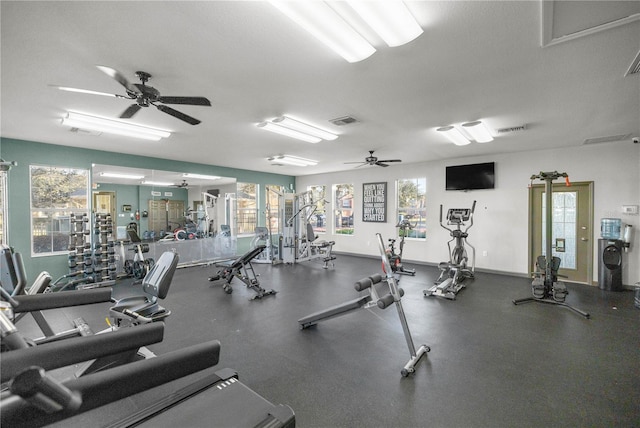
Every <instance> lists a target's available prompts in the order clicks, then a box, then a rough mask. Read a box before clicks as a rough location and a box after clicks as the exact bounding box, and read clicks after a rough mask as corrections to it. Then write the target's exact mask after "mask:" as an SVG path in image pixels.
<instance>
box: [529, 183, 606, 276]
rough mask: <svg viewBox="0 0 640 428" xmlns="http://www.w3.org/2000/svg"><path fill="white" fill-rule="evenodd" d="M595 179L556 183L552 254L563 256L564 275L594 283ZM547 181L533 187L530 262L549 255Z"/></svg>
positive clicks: (561, 258) (533, 269) (531, 193)
mask: <svg viewBox="0 0 640 428" xmlns="http://www.w3.org/2000/svg"><path fill="white" fill-rule="evenodd" d="M592 195H593V183H592V182H581V183H572V184H571V186H566V185H565V184H564V183H558V184H554V185H553V208H552V210H553V211H552V212H553V220H552V229H553V232H552V243H551V244H552V245H551V246H552V253H553V254H552V255H553V256H556V257H559V258H560V260H561V263H560V270H559V271H558V274H559V275H561V279H562V280H565V281H571V282H581V283H588V284H591V279H592V276H593V273H592V272H593V240H594V231H593V203H592V199H593V197H592ZM545 205H546V204H545V189H544V185H534V186H532V187H531V188H530V191H529V206H530V211H529V212H530V220H529V221H530V236H529V242H530V252H529V260H530V261H529V266H530V269H531V272H535V271H536V267H535V262H536V259H537V257H538V256H539V255H545V256H546V254H545V249H546V242H545V240H546V234H545V230H546V229H545V228H546V224H545V223H546V216H545V214H544V213H545V212H546V211H545V210H546V206H545Z"/></svg>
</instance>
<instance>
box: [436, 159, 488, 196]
mask: <svg viewBox="0 0 640 428" xmlns="http://www.w3.org/2000/svg"><path fill="white" fill-rule="evenodd" d="M494 170H495V163H494V162H486V163H475V164H470V165H455V166H448V167H447V168H446V189H447V190H475V189H493V188H494V185H495V171H494Z"/></svg>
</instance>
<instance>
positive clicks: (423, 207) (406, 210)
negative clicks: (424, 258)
mask: <svg viewBox="0 0 640 428" xmlns="http://www.w3.org/2000/svg"><path fill="white" fill-rule="evenodd" d="M402 182H413V183H414V184H415V187H416V190H417V191H416V195H415V196H416V198H415V201H416V203H415V204H414V205H409V206H404V207H403V206H401V201H400V198H401V197H402V194H401V183H402ZM395 184H396V221H397V222H396V224H398V223H400V221H402V219H403V218H404V215H405V214H412V215H415V214H418V215H419V217H418V220H417V221H416V222H415V223H414V224H415V228H414V229H413V230H410V231H409V234H408V235H407V236H405V239H412V240H426V239H427V229H426V224H427V178H426V177H418V178H399V179H397V180H396V183H395ZM421 184H422V186H423V187H422V189H421V188H420V187H421ZM420 190H422V193H420ZM398 233H399V231H398Z"/></svg>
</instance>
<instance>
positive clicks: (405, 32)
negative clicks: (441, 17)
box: [347, 0, 423, 47]
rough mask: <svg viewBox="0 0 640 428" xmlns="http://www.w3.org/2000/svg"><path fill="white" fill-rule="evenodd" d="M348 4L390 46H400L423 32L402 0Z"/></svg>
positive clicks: (350, 2)
mask: <svg viewBox="0 0 640 428" xmlns="http://www.w3.org/2000/svg"><path fill="white" fill-rule="evenodd" d="M347 3H349V5H350V6H351V7H352V8H353V9H354V10H355V11H356V12H357V13H358V15H360V17H361V18H362V19H363V20H364V21H365V22H366V23H367V24H369V26H370V27H371V28H372V29H373V30H374V31H375V32H376V33H378V35H379V36H380V37H381V38H382V40H384V42H385V43H386V44H387V45H389V46H390V47H395V46H401V45H404V44H405V43H409V42H410V41H411V40H413V39H415V38H416V37H418V36H419V35H420V34H422V33H423V30H422V28H421V27H420V25H419V24H418V22H417V21H416V20H415V18H414V17H413V15H411V12H409V9H408V8H407V5H405V4H404V3H403V2H402V1H397V0H386V1H384V0H383V1H348V2H347Z"/></svg>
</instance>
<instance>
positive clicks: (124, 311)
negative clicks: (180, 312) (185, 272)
mask: <svg viewBox="0 0 640 428" xmlns="http://www.w3.org/2000/svg"><path fill="white" fill-rule="evenodd" d="M178 260H179V257H178V254H177V253H174V252H171V251H167V252H165V253H163V254H162V256H160V258H159V259H158V261H157V262H156V264H155V265H154V266H153V268H152V269H151V270H150V271H149V273H147V274H146V275H145V277H144V279H143V280H142V292H143V293H144V294H141V295H138V296H131V297H125V298H123V299H120V300H118V301H116V304H115V305H114V306H113V307H111V308H110V309H109V312H110V314H111V315H112V316H113V317H114V318H115V319H132V316H131V312H133V313H135V314H136V315H138V318H136V317H133V319H134V320H135V319H138V320H140V319H141V318H139V317H144V318H148V319H150V320H151V321H159V320H161V319H164V318H166V317H168V316H169V315H170V314H171V311H168V310H166V309H165V308H163V307H162V306H160V305H159V304H158V300H159V299H164V298H166V297H167V294H169V287H170V286H171V281H172V280H173V274H174V273H175V271H176V268H177V266H178ZM146 322H148V321H146Z"/></svg>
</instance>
